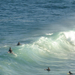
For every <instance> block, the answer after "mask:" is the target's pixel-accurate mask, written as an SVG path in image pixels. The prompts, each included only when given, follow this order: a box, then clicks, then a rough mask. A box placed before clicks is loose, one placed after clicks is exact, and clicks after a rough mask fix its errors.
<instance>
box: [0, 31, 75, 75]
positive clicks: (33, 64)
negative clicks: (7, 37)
mask: <svg viewBox="0 0 75 75" xmlns="http://www.w3.org/2000/svg"><path fill="white" fill-rule="evenodd" d="M74 37H75V31H68V32H59V33H49V34H46V35H45V36H42V37H40V38H38V39H37V41H35V42H33V43H30V44H22V45H20V46H13V47H12V49H13V52H14V53H15V54H16V55H12V54H8V53H6V50H7V49H8V47H9V46H3V47H1V48H0V49H4V52H3V53H1V54H0V60H1V62H0V69H1V71H0V74H1V75H10V74H11V75H13V74H16V75H21V74H22V75H24V74H26V75H30V74H31V75H35V74H36V75H43V74H44V75H46V74H48V72H46V71H45V70H44V69H45V68H47V67H50V68H51V72H49V73H50V74H53V75H54V74H55V73H56V74H58V75H60V74H61V73H62V72H63V73H64V74H65V75H66V72H68V70H69V69H68V68H70V70H72V71H73V66H74V65H75V63H74V61H75V58H74V56H75V38H74ZM61 71H62V72H61ZM62 75H63V74H62Z"/></svg>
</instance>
